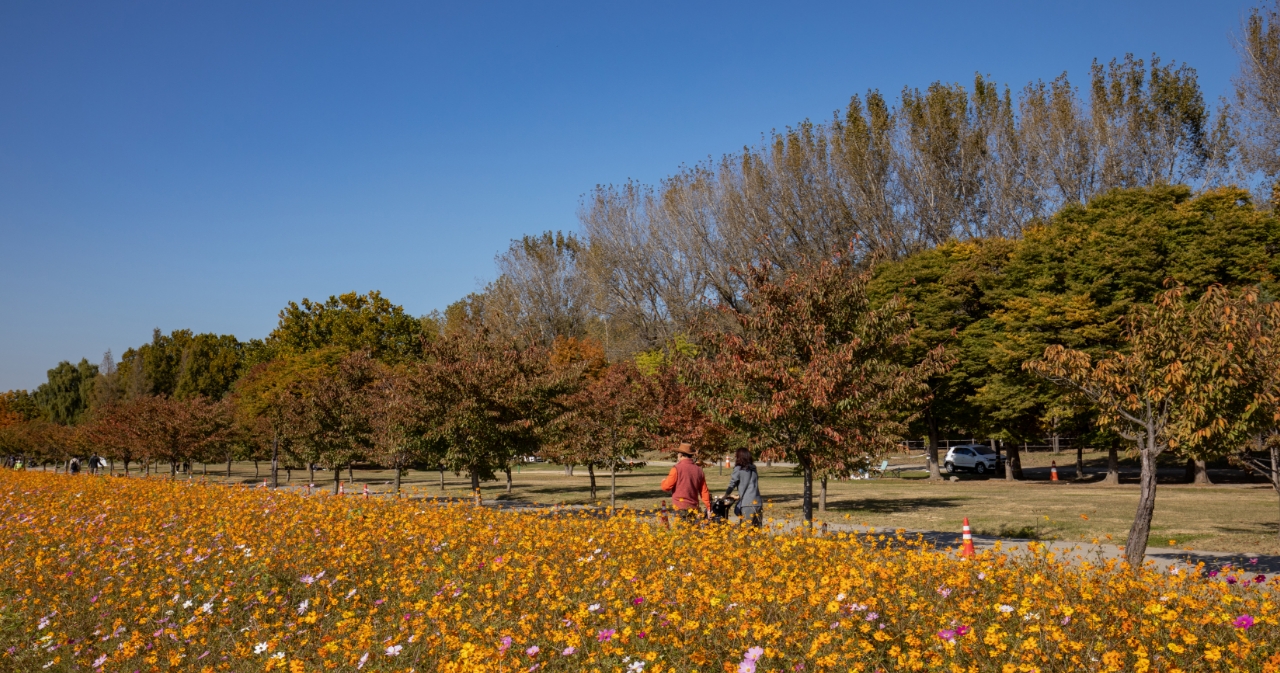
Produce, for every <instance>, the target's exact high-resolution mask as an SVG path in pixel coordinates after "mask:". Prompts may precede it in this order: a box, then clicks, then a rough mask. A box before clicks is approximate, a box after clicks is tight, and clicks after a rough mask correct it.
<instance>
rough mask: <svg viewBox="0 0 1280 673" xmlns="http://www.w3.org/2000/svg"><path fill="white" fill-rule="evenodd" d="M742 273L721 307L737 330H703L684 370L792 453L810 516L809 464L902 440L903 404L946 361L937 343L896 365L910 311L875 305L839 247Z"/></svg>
mask: <svg viewBox="0 0 1280 673" xmlns="http://www.w3.org/2000/svg"><path fill="white" fill-rule="evenodd" d="M744 280H745V282H746V292H745V295H744V297H743V301H741V302H737V303H735V304H733V305H722V306H721V307H720V310H721V313H722V314H723V315H724V316H725V317H726V318H728V319H729V322H730V324H731V325H732V326H733V327H735V328H736V329H722V328H721V326H720V325H717V326H716V328H706V329H703V330H702V332H701V335H700V338H701V342H702V344H703V345H704V347H705V349H706V352H705V355H704V356H703V357H698V358H694V359H691V360H689V361H688V365H687V367H686V373H685V376H684V378H685V380H686V381H688V383H689V385H690V386H691V387H692V388H693V390H694V393H695V394H696V395H697V396H698V397H699V398H700V399H701V400H702V402H703V404H704V405H706V407H707V408H708V409H709V410H711V411H712V412H713V413H714V415H715V416H717V417H718V418H719V419H722V420H723V421H724V422H725V423H726V424H727V425H728V426H729V427H731V428H733V429H735V430H737V431H740V432H743V433H744V434H745V435H746V436H748V437H750V438H751V439H752V441H753V442H754V443H755V445H756V447H757V449H764V450H772V451H775V452H776V453H777V454H779V455H780V456H782V457H783V458H784V459H790V460H794V461H795V462H797V463H798V464H799V466H800V469H801V471H802V473H803V475H804V502H803V507H804V518H805V521H806V522H808V523H810V524H812V521H813V477H814V473H815V471H817V470H822V471H824V472H827V473H832V474H839V473H848V471H850V470H852V469H854V468H856V467H860V466H864V465H866V464H867V463H868V462H869V461H870V460H871V459H873V458H874V457H875V456H877V455H879V454H880V453H881V452H883V451H887V450H890V449H892V448H893V446H894V445H895V444H896V443H897V442H899V441H901V438H902V436H903V435H904V433H905V431H906V421H907V420H909V415H908V414H907V413H905V411H906V410H909V409H911V408H913V407H917V406H918V405H919V403H920V402H921V400H922V399H923V398H924V397H925V396H926V395H927V392H928V391H927V388H926V387H925V385H924V382H925V380H926V379H927V378H928V377H929V376H931V375H933V374H935V373H938V372H940V371H944V370H945V368H946V367H947V366H948V362H947V358H946V354H945V352H944V351H943V350H942V349H941V348H938V349H935V350H933V351H930V352H929V353H928V354H927V355H926V356H925V358H924V360H923V361H922V362H919V363H917V364H915V365H911V366H905V365H902V364H898V363H899V358H898V357H896V356H898V355H899V354H900V353H901V351H902V350H903V348H904V347H905V346H906V345H907V339H908V337H909V335H910V333H911V329H912V320H911V316H910V315H908V314H907V313H906V312H905V311H904V310H903V309H902V304H901V302H900V301H899V300H898V299H896V298H895V299H891V300H890V301H888V302H886V303H885V304H884V305H883V307H882V308H880V309H873V308H872V307H871V304H870V302H869V301H868V298H867V291H866V288H867V282H868V275H867V274H866V273H862V272H859V271H857V270H856V269H855V268H854V266H853V263H852V261H851V260H850V259H849V257H847V256H845V257H839V258H836V259H832V260H824V261H821V262H819V263H816V264H814V263H805V264H802V265H801V266H800V268H799V269H798V270H796V271H790V272H785V273H783V272H781V271H780V270H779V269H777V268H775V267H772V266H769V265H757V266H753V267H751V268H750V269H748V270H747V272H746V273H745V274H744Z"/></svg>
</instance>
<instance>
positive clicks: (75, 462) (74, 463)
mask: <svg viewBox="0 0 1280 673" xmlns="http://www.w3.org/2000/svg"><path fill="white" fill-rule="evenodd" d="M71 474H80V459H79V458H72V459H71Z"/></svg>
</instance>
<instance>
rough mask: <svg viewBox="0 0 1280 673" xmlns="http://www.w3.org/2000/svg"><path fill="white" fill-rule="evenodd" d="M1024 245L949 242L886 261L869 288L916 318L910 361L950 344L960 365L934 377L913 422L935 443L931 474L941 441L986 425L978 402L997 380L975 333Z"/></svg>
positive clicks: (904, 356)
mask: <svg viewBox="0 0 1280 673" xmlns="http://www.w3.org/2000/svg"><path fill="white" fill-rule="evenodd" d="M1016 245H1017V244H1016V243H1015V242H1014V241H1011V240H1008V239H1003V238H994V239H979V240H972V241H949V242H947V243H944V244H942V245H939V246H938V247H936V248H933V249H931V250H927V251H924V252H921V253H918V254H915V255H912V256H910V257H907V258H905V259H903V260H900V261H897V262H892V263H887V264H882V265H880V266H879V267H878V268H877V269H876V271H875V275H874V277H873V279H872V281H871V283H870V284H869V286H868V289H867V291H868V294H869V295H870V297H871V298H872V302H873V303H874V305H876V306H882V305H884V304H886V303H888V302H892V301H897V300H900V301H901V302H902V306H903V309H905V310H907V311H909V312H910V313H911V317H912V318H913V319H914V320H915V324H916V326H915V329H914V330H913V331H912V333H911V339H910V341H909V342H908V343H907V345H906V346H905V347H904V348H903V349H902V350H901V352H900V357H901V361H902V362H903V363H906V364H909V363H915V362H921V361H923V360H924V359H925V358H926V357H927V356H928V354H929V353H930V352H931V351H933V350H934V349H936V348H938V347H940V346H942V347H946V348H947V349H948V352H949V353H950V354H951V355H952V356H953V357H954V358H955V365H954V366H952V367H951V368H949V369H946V370H944V371H942V372H939V373H937V374H935V375H933V376H931V377H929V379H928V381H927V382H926V384H927V385H928V387H929V391H930V394H929V396H928V398H927V401H926V402H925V404H924V408H923V409H922V410H921V413H920V414H919V415H918V416H917V417H916V420H915V421H913V422H912V423H911V432H912V434H914V435H915V436H921V435H923V436H925V437H927V438H928V449H927V451H926V457H927V461H928V467H929V474H930V477H931V478H933V479H940V478H941V476H942V475H941V472H940V471H939V469H938V449H939V445H940V440H941V439H942V438H944V437H947V436H954V435H955V434H970V435H972V434H977V433H979V432H982V431H985V430H987V428H984V427H982V420H981V419H982V416H981V414H980V410H979V409H978V408H977V407H976V406H975V404H974V401H973V398H974V396H975V395H976V394H977V391H978V389H979V388H981V387H982V386H983V385H985V383H986V381H987V380H988V379H989V377H990V376H991V373H992V372H991V364H990V362H989V360H988V354H987V352H986V349H985V348H983V347H982V344H981V343H980V342H979V341H978V340H977V339H975V338H973V336H974V335H975V334H981V333H982V329H981V327H982V326H981V325H980V324H979V323H981V322H982V321H984V320H988V319H989V317H990V315H991V313H992V312H993V311H994V310H995V309H996V308H997V306H998V304H996V303H995V302H996V301H997V300H998V296H999V295H998V294H997V295H994V296H993V290H998V287H993V286H995V285H996V284H997V283H998V278H999V273H1000V270H1001V269H1002V268H1003V267H1004V266H1005V265H1006V264H1007V263H1008V259H1009V256H1010V255H1011V254H1012V252H1013V249H1014V247H1015V246H1016Z"/></svg>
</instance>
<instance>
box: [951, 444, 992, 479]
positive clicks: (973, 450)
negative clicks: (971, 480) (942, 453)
mask: <svg viewBox="0 0 1280 673" xmlns="http://www.w3.org/2000/svg"><path fill="white" fill-rule="evenodd" d="M999 465H1000V457H999V456H997V455H996V452H995V451H992V450H991V447H989V446H986V445H984V444H963V445H961V446H953V447H951V450H949V451H947V457H946V458H945V459H943V461H942V467H943V469H944V470H946V472H947V474H951V473H953V472H956V471H958V470H972V471H974V472H977V473H978V474H986V473H987V472H989V471H990V472H995V470H996V468H997V467H999Z"/></svg>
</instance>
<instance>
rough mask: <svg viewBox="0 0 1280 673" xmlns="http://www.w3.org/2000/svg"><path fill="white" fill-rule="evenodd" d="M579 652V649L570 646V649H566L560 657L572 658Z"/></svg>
mask: <svg viewBox="0 0 1280 673" xmlns="http://www.w3.org/2000/svg"><path fill="white" fill-rule="evenodd" d="M577 651H578V650H577V648H575V647H574V646H572V645H570V646H568V647H566V648H564V651H563V652H561V653H560V655H561V656H565V657H568V656H571V655H572V654H573V653H574V652H577Z"/></svg>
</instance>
